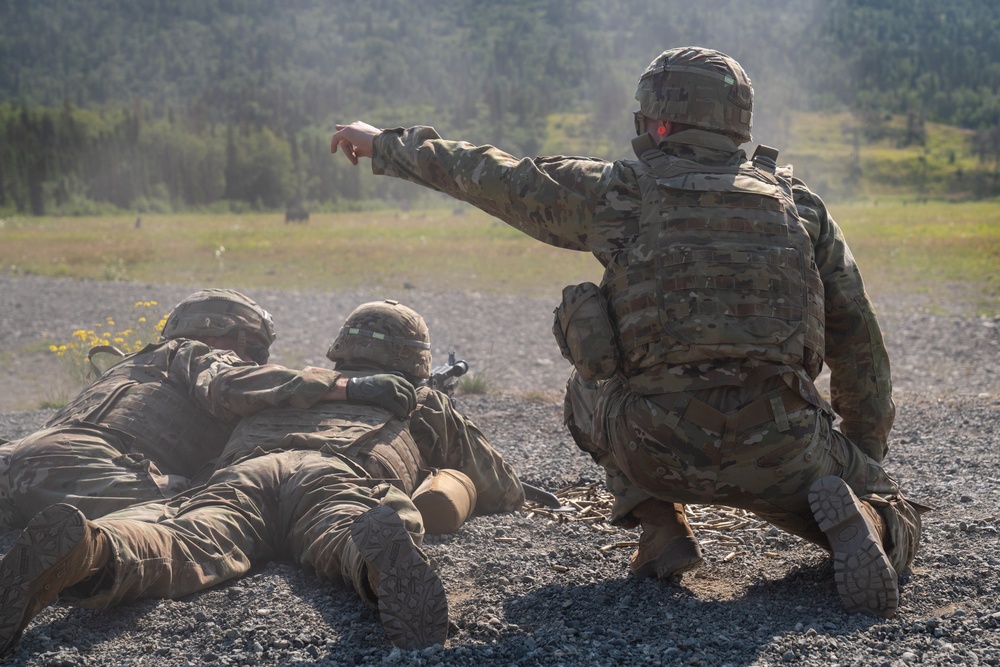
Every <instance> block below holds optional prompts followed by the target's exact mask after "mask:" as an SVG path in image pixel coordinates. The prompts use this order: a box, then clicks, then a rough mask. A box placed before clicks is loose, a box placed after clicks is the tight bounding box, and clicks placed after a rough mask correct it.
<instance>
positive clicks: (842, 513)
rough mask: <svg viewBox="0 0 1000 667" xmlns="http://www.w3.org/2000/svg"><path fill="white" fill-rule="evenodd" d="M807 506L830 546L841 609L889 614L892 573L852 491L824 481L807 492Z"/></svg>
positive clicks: (894, 603) (895, 596)
mask: <svg viewBox="0 0 1000 667" xmlns="http://www.w3.org/2000/svg"><path fill="white" fill-rule="evenodd" d="M809 505H810V507H811V508H812V512H813V516H814V517H815V518H816V521H817V522H818V523H819V528H820V530H822V531H823V532H824V533H825V534H826V537H827V539H828V540H829V542H830V549H831V550H832V552H833V571H834V578H835V579H836V582H837V592H838V593H839V594H840V599H841V602H842V603H843V605H844V608H845V609H846V610H847V611H848V612H851V613H854V612H861V613H865V614H871V615H873V616H879V617H882V618H889V617H891V616H893V615H894V614H895V613H896V609H897V608H898V607H899V584H898V581H897V578H896V571H895V570H894V569H893V568H892V565H891V564H890V562H889V558H888V556H886V554H885V551H884V550H883V549H882V540H881V539H880V537H879V536H878V534H877V533H876V531H875V528H874V526H872V525H871V523H870V522H869V521H868V520H867V519H866V517H865V514H864V510H863V509H862V508H861V501H860V500H858V497H857V496H856V495H854V492H853V491H851V487H849V486H848V485H847V482H845V481H844V480H842V479H840V478H839V477H832V476H830V477H822V478H820V479H818V480H816V481H815V482H814V483H813V485H812V486H811V487H810V488H809Z"/></svg>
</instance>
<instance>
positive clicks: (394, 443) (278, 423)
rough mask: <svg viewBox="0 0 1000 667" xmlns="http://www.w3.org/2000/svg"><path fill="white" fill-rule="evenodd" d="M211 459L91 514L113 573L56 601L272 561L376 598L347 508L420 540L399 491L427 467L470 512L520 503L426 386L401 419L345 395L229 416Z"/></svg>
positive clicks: (222, 577)
mask: <svg viewBox="0 0 1000 667" xmlns="http://www.w3.org/2000/svg"><path fill="white" fill-rule="evenodd" d="M345 374H346V375H349V376H350V375H358V373H345ZM219 461H220V464H222V465H224V467H219V468H218V469H217V470H216V472H215V473H214V474H213V475H212V477H211V478H210V479H209V480H208V482H207V483H206V484H205V485H204V486H203V487H199V488H196V489H192V490H190V491H188V492H186V493H183V494H181V495H180V496H177V497H176V498H174V499H171V500H170V501H168V502H166V503H147V504H145V505H138V506H135V507H131V508H128V509H125V510H122V511H120V512H116V513H114V514H111V515H108V516H105V517H103V518H101V519H98V520H97V521H95V522H94V523H95V524H96V525H97V526H99V527H100V528H102V529H103V530H104V532H105V533H106V534H107V535H108V536H109V537H110V539H111V542H112V545H113V551H114V556H113V565H114V568H113V569H114V576H113V581H109V580H102V581H101V582H100V583H99V585H98V586H97V587H96V590H95V587H93V586H90V585H88V586H86V587H82V588H81V587H77V588H75V589H70V590H68V591H67V592H65V593H64V594H63V596H62V599H63V600H65V601H69V602H71V603H72V604H75V605H78V606H85V607H92V608H105V607H108V606H112V605H115V604H118V603H120V602H127V601H130V600H135V599H138V598H143V597H165V598H178V597H183V596H185V595H190V594H191V593H194V592H196V591H199V590H203V589H205V588H208V587H210V586H213V585H216V584H218V583H221V582H223V581H226V580H228V579H232V578H234V577H238V576H241V575H243V574H245V573H246V572H247V571H248V570H249V569H250V567H252V566H253V565H254V564H256V563H262V562H267V561H269V560H275V559H282V560H288V561H292V562H295V563H296V564H298V565H300V566H302V567H305V568H308V569H309V570H311V571H315V572H316V573H317V574H318V575H319V576H320V577H321V578H323V579H325V580H329V581H334V582H338V583H346V584H347V585H349V586H352V587H353V588H354V589H355V590H357V591H358V593H359V594H360V595H361V596H362V597H363V598H364V599H365V600H366V602H368V604H370V605H372V606H375V603H376V600H375V596H374V594H373V592H372V590H371V589H370V587H369V586H368V583H367V580H366V577H365V570H364V560H363V558H362V555H361V554H360V553H359V551H358V548H357V547H356V545H355V543H354V542H353V541H352V540H351V539H350V527H351V524H352V523H353V522H354V520H355V519H356V518H357V517H358V516H360V515H361V514H363V513H365V512H366V511H368V510H370V509H373V508H376V507H378V506H379V505H383V506H388V507H390V508H391V509H393V510H394V511H395V512H396V513H397V514H398V515H399V517H400V518H401V519H402V521H403V524H404V525H405V527H406V530H407V531H408V532H409V533H410V536H411V539H412V540H413V542H414V544H416V545H419V544H420V542H421V541H422V539H423V534H424V529H423V523H422V520H421V518H420V513H419V512H418V511H417V509H416V508H415V507H414V505H413V503H412V501H411V500H410V498H409V493H411V492H412V491H413V488H414V485H415V484H417V483H419V481H420V477H421V476H422V475H424V474H426V472H427V470H428V468H452V469H456V470H460V471H462V472H464V473H465V474H466V475H468V476H469V477H470V478H471V479H472V480H473V482H474V483H475V486H476V489H477V492H478V503H477V511H479V512H502V511H511V510H515V509H518V508H519V507H521V505H522V504H523V502H524V492H523V490H522V489H521V485H520V482H519V481H518V478H517V476H516V474H515V473H514V471H513V470H512V469H511V468H510V466H509V465H508V464H507V463H506V462H504V460H503V458H502V457H501V456H500V454H499V453H497V452H496V451H495V450H494V449H493V448H492V447H491V446H490V445H489V443H488V442H487V441H486V438H485V437H484V436H483V434H482V433H481V432H480V431H479V429H478V428H477V427H476V426H475V424H473V423H472V421H470V420H469V419H468V418H466V417H464V416H463V415H462V414H460V413H459V412H458V411H457V410H456V409H455V407H454V405H453V403H452V402H451V400H450V399H449V398H448V396H447V395H445V394H443V393H441V392H438V391H436V390H433V389H430V388H428V387H421V388H419V389H418V391H417V408H416V410H414V412H412V413H411V415H410V417H409V418H408V419H402V418H398V417H394V416H393V415H392V414H390V413H389V412H387V411H386V410H383V409H380V408H377V407H373V406H368V405H360V404H355V403H350V402H347V403H341V402H336V403H323V404H318V405H315V406H313V407H312V408H310V409H308V410H293V409H272V410H265V411H263V412H260V413H257V414H255V415H253V416H251V417H248V418H246V419H244V420H243V421H242V422H240V424H239V426H238V427H237V428H236V430H235V432H234V434H233V437H232V439H231V440H230V442H229V444H228V445H227V446H226V448H225V450H224V452H223V453H222V455H221V457H220V459H219ZM109 578H110V575H109Z"/></svg>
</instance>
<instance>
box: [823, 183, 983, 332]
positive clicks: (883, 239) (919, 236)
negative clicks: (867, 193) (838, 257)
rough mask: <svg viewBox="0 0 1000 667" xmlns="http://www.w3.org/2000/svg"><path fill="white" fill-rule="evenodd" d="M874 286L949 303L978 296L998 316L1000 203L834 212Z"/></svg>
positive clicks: (867, 206) (851, 207) (854, 207)
mask: <svg viewBox="0 0 1000 667" xmlns="http://www.w3.org/2000/svg"><path fill="white" fill-rule="evenodd" d="M832 211H833V213H834V215H835V217H836V218H837V220H838V223H839V224H840V225H841V227H842V228H843V230H844V234H845V236H846V237H847V239H848V243H849V245H850V247H851V250H852V252H853V253H854V256H855V258H856V259H857V262H858V265H859V266H860V267H861V271H862V273H863V275H864V276H865V280H866V282H867V283H869V285H873V286H875V287H876V288H877V289H880V290H885V291H897V292H899V291H908V292H918V293H924V294H928V295H930V296H931V297H935V296H936V297H938V298H940V299H947V298H948V294H949V293H950V292H951V291H952V289H953V288H955V287H958V288H960V291H961V292H963V293H965V294H970V295H973V298H975V300H976V302H977V311H978V312H979V313H981V314H985V315H997V314H1000V203H998V202H975V203H962V204H951V203H946V202H929V203H921V204H914V203H909V204H907V203H879V204H875V203H854V204H845V205H840V206H837V207H834V208H833V209H832Z"/></svg>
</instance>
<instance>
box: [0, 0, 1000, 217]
mask: <svg viewBox="0 0 1000 667" xmlns="http://www.w3.org/2000/svg"><path fill="white" fill-rule="evenodd" d="M997 34H1000V5H997V3H995V2H994V1H993V0H953V1H952V2H949V3H941V2H939V1H938V0H761V1H756V2H746V1H745V0H705V1H704V2H699V3H691V2H681V1H680V0H605V1H599V0H517V1H513V2H492V1H490V0H344V1H342V2H336V3H330V2H324V1H322V0H215V1H213V2H204V1H203V0H144V1H143V2H134V1H133V0H88V1H87V2H85V3H83V2H64V1H62V0H0V63H3V66H2V67H0V213H4V212H19V213H29V214H35V215H41V214H46V213H56V212H58V213H64V214H71V213H94V212H98V211H101V210H105V209H118V210H134V211H140V212H141V211H147V210H153V211H168V210H187V209H212V208H213V207H216V208H225V209H236V210H240V209H261V210H273V209H280V208H282V207H285V206H288V205H290V204H292V203H303V204H305V205H307V206H308V207H310V208H329V209H335V208H345V207H356V206H362V205H365V202H368V201H370V200H373V199H376V198H390V199H395V200H397V201H402V200H406V199H408V198H409V197H411V196H413V193H414V190H413V189H412V188H410V187H409V186H407V185H406V184H403V183H398V182H395V181H391V180H390V179H381V180H379V181H378V182H375V181H374V180H373V179H369V178H366V177H365V175H363V174H361V173H359V172H360V171H361V170H357V169H352V168H350V167H349V165H347V164H346V162H345V161H343V160H334V159H333V158H332V157H331V156H330V154H329V144H328V142H329V136H330V133H331V132H332V130H333V126H334V124H335V123H337V122H346V121H351V120H354V119H355V118H364V119H366V120H369V121H370V122H374V123H376V124H379V125H381V126H384V127H388V126H394V125H401V124H402V125H408V124H430V125H434V126H435V127H436V128H438V129H439V131H441V133H442V134H444V135H445V136H454V137H456V138H464V139H468V140H470V141H475V142H479V143H495V144H497V145H500V146H503V147H504V148H506V149H509V150H511V151H512V152H515V153H517V154H522V155H533V154H537V152H538V151H540V150H541V149H542V147H543V146H547V147H548V146H551V141H550V139H551V137H549V136H548V135H549V132H550V124H549V122H548V121H549V119H550V118H551V117H552V116H553V115H554V114H585V115H586V117H587V119H588V125H587V128H588V129H587V131H586V134H587V139H588V141H585V142H582V143H578V144H576V145H567V146H565V147H564V150H567V151H568V150H571V149H573V148H576V147H577V146H579V145H583V146H588V147H589V146H602V147H610V148H608V149H607V150H606V151H605V152H606V153H607V154H604V155H599V156H600V157H616V156H619V155H624V154H626V151H627V148H628V143H627V142H628V138H629V137H628V134H629V126H630V125H631V119H630V116H629V114H628V112H629V111H630V110H631V109H632V108H633V106H634V102H633V100H632V93H633V92H634V86H635V78H636V77H637V75H638V74H639V72H641V70H642V68H643V67H644V65H645V64H646V63H648V62H649V61H650V60H651V59H652V58H653V57H654V56H655V55H656V54H658V53H659V52H660V51H662V50H663V49H664V48H669V47H671V46H681V45H688V44H698V45H704V46H709V47H713V48H717V49H719V50H722V51H724V52H726V53H728V54H730V55H732V56H733V57H735V58H737V59H738V60H739V61H740V62H741V63H742V64H743V65H744V67H745V68H746V69H747V71H748V72H749V73H750V75H751V77H752V79H753V81H754V86H755V89H756V92H757V98H756V114H755V123H754V135H755V140H759V141H768V140H770V141H773V142H776V143H778V144H779V145H780V143H781V140H782V139H783V138H784V135H783V128H784V127H785V126H787V123H788V118H789V114H791V113H793V112H796V111H828V112H835V111H845V110H848V111H851V112H854V113H855V114H856V115H857V117H858V118H860V119H862V120H863V119H865V118H873V119H877V118H880V117H882V116H884V115H886V114H901V115H905V116H907V117H908V118H911V119H914V124H915V127H917V129H918V130H919V126H920V124H922V123H923V122H925V121H933V122H938V123H946V124H951V125H956V126H959V127H963V128H968V129H970V130H974V131H975V132H976V133H977V135H976V136H977V143H976V150H978V151H979V152H980V154H981V158H982V159H983V161H984V163H992V164H994V165H995V163H996V162H997V155H998V154H1000V148H998V147H995V144H997V143H1000V132H998V130H997V128H998V127H1000V40H997V39H996V35H997ZM914 136H915V137H916V140H918V141H919V136H920V133H919V131H917V132H916V133H915V135H914ZM991 142H992V143H991ZM991 147H993V148H991ZM971 150H972V148H971V147H970V151H971ZM599 152H601V151H600V150H597V151H595V153H591V154H596V153H599Z"/></svg>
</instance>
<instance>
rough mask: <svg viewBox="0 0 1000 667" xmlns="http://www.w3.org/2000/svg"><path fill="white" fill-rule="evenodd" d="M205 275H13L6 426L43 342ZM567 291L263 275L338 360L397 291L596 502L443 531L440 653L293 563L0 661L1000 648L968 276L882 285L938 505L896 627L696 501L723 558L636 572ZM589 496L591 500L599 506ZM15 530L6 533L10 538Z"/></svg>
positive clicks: (988, 462) (41, 384)
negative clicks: (577, 371) (601, 464)
mask: <svg viewBox="0 0 1000 667" xmlns="http://www.w3.org/2000/svg"><path fill="white" fill-rule="evenodd" d="M191 291H192V289H191V288H188V287H179V286H166V285H146V284H135V283H100V282H87V281H73V280H63V279H52V278H41V277H37V276H23V277H13V276H0V362H2V363H0V367H2V368H0V437H6V438H13V437H16V436H19V435H21V434H24V433H26V432H29V431H31V430H32V429H34V428H36V427H37V426H38V425H39V424H41V423H42V422H43V421H44V420H45V419H46V417H47V416H48V415H49V414H50V411H47V410H39V409H37V408H38V406H39V405H40V404H41V402H42V401H43V400H49V399H52V398H56V397H58V394H59V391H65V388H62V389H60V382H61V380H60V379H59V377H60V376H59V373H60V370H59V368H58V366H57V365H56V364H55V363H54V361H53V360H52V359H51V358H49V356H50V355H48V356H47V353H45V352H44V350H45V349H46V348H47V344H48V342H58V341H66V340H67V339H68V334H69V332H70V331H72V330H73V329H75V328H80V327H91V326H93V325H94V323H95V322H98V321H102V320H103V318H104V317H106V316H112V317H115V318H119V320H120V321H128V320H129V316H130V314H131V307H132V304H134V302H135V301H136V300H150V299H154V300H157V301H158V302H159V303H160V304H161V305H162V306H164V310H166V309H168V308H169V306H170V305H172V304H173V303H175V302H176V301H178V300H179V299H180V298H182V297H184V296H186V295H187V294H188V293H190V292H191ZM558 291H559V290H558V288H556V287H554V288H553V290H552V294H553V295H554V296H553V297H552V298H516V297H495V296H489V295H476V294H457V293H448V294H440V293H429V292H424V291H421V290H419V289H408V290H400V293H399V294H384V293H379V294H374V293H363V292H341V291H329V292H285V291H281V292H279V291H275V290H247V292H248V293H249V294H251V296H253V297H254V298H255V299H257V300H258V301H259V302H260V303H261V304H262V305H263V306H264V307H265V308H267V309H269V310H270V311H271V312H272V313H273V314H274V316H275V321H276V323H277V327H278V336H279V337H278V341H277V343H276V351H275V355H274V361H276V362H278V363H285V364H288V365H292V366H295V365H302V364H315V365H325V363H326V360H325V358H324V353H325V350H326V346H327V344H328V342H329V341H330V339H331V338H332V335H333V333H334V330H335V329H336V328H337V327H338V326H339V323H340V321H342V320H343V318H344V317H345V316H346V315H347V314H348V313H349V312H350V310H351V309H352V308H353V307H354V306H355V305H357V304H358V303H361V302H362V301H366V300H370V299H373V298H381V297H384V296H391V297H393V298H398V299H400V300H401V301H403V302H404V303H406V304H408V305H410V306H413V307H414V308H416V309H417V310H419V311H420V312H422V313H423V314H424V316H425V317H426V319H427V321H428V324H429V326H430V329H431V334H432V338H433V342H434V353H435V356H436V358H437V359H438V360H439V361H440V360H443V358H444V356H445V355H446V354H447V352H448V351H449V350H452V349H453V350H455V351H456V352H457V354H458V356H459V357H460V358H465V359H467V360H468V361H469V362H470V365H471V366H472V368H473V371H475V372H478V373H479V374H480V376H481V377H482V378H483V379H484V380H485V381H486V383H487V384H488V385H489V386H490V387H491V388H492V389H493V391H492V392H491V393H489V394H487V395H465V396H461V397H460V399H459V400H460V401H461V403H462V405H463V406H464V408H465V411H466V412H467V413H468V414H469V415H470V416H472V417H473V418H474V419H475V420H476V422H477V423H478V424H479V426H480V427H481V428H482V429H483V430H484V431H485V432H486V433H487V434H488V435H490V437H491V439H492V440H493V442H494V444H495V446H496V447H497V448H498V449H499V450H500V451H501V452H502V453H503V454H504V456H505V457H506V458H507V459H508V460H509V461H510V462H511V463H512V464H513V465H515V466H516V467H517V469H518V470H519V472H520V473H521V476H522V478H523V479H524V480H525V481H528V482H532V483H535V484H537V485H541V486H544V487H546V488H548V489H550V490H559V491H560V495H561V496H563V497H564V498H566V500H567V502H568V501H570V500H572V501H573V502H575V503H576V504H577V505H578V506H579V507H580V508H583V509H582V510H581V511H577V512H574V513H569V514H566V515H563V516H561V518H560V517H554V516H553V515H551V514H548V513H547V512H545V511H544V510H542V509H540V508H535V509H534V511H532V510H531V509H530V508H529V509H526V510H525V511H522V512H518V513H514V514H509V515H501V516H482V517H475V518H473V519H472V520H470V521H469V522H468V523H467V524H466V525H465V526H464V527H463V528H462V529H461V530H460V531H459V532H458V533H456V534H454V535H449V536H441V537H429V538H428V539H427V542H426V546H427V551H428V552H429V553H430V555H431V556H432V557H433V558H435V560H436V561H437V562H438V564H439V568H440V571H441V574H442V577H443V579H444V582H445V586H446V588H447V590H448V594H449V599H450V603H451V608H452V619H453V622H454V626H455V627H454V628H453V632H452V635H451V637H450V638H449V640H448V643H447V645H446V646H445V647H432V648H429V649H426V650H424V651H414V652H407V651H400V650H398V649H394V648H393V647H392V646H391V645H389V644H388V643H387V641H386V640H385V637H384V635H383V633H382V630H381V627H380V625H379V624H378V622H377V620H376V619H375V618H374V616H373V615H372V614H371V613H370V612H369V611H368V610H367V609H366V608H365V607H364V606H363V604H362V603H361V602H360V600H358V599H357V598H356V597H355V596H354V595H353V594H352V593H350V592H348V591H344V590H340V589H336V588H332V587H330V586H328V585H324V584H322V583H320V582H319V581H318V580H317V579H316V578H315V577H313V576H312V575H310V574H309V573H306V572H302V571H300V570H298V569H296V568H295V567H292V566H290V565H288V564H284V563H270V564H267V565H265V566H262V567H260V568H259V569H258V570H256V571H255V572H253V573H252V574H250V575H249V576H247V577H245V578H243V579H240V580H237V581H233V582H231V583H230V585H227V586H221V587H218V588H216V589H213V590H210V591H205V592H204V593H201V594H198V595H194V596H191V597H190V598H187V599H184V600H163V601H156V600H151V601H143V602H141V603H137V604H133V605H129V606H126V607H122V608H119V609H115V610H110V611H103V612H96V611H88V610H80V609H72V608H67V607H59V606H55V607H51V608H49V609H47V610H46V611H44V612H43V613H42V614H40V615H39V616H38V617H37V618H36V619H35V621H34V622H33V624H32V625H31V626H30V627H29V628H28V629H27V631H26V633H25V636H24V638H23V639H22V641H21V643H20V646H19V649H18V650H17V651H16V652H15V653H14V654H13V655H12V656H10V657H9V658H8V659H7V660H6V661H4V662H2V664H4V665H47V666H53V667H55V666H63V665H157V666H160V665H165V666H172V665H203V664H207V665H289V664H300V663H301V664H313V665H330V666H332V665H379V664H384V665H404V664H405V665H476V666H477V667H482V666H485V665H702V666H714V665H720V666H721V665H732V666H737V665H817V666H818V665H824V666H825V665H865V666H867V665H887V666H896V665H952V664H963V665H1000V576H998V574H997V573H998V568H997V566H998V564H1000V554H998V547H1000V538H998V530H1000V510H998V506H1000V493H998V491H997V487H998V484H1000V462H998V461H1000V454H998V451H1000V436H998V433H1000V382H998V380H997V377H998V372H1000V318H994V319H990V318H981V317H976V316H974V315H972V314H971V313H972V312H973V310H972V306H971V305H970V303H971V302H970V301H969V300H968V299H966V298H965V296H964V295H963V294H962V293H961V292H956V293H955V295H954V298H949V299H947V300H946V301H945V302H938V303H929V302H927V301H926V298H925V297H921V296H919V295H912V294H879V293H877V292H875V297H876V306H877V307H878V308H879V313H880V319H881V321H882V323H883V326H884V329H885V334H886V339H887V343H888V345H889V349H890V355H891V358H892V360H893V371H894V385H895V392H896V393H895V396H896V402H897V406H898V416H897V420H896V428H895V430H894V431H893V435H892V439H891V451H890V453H889V457H888V461H887V468H888V469H889V470H890V472H891V473H892V474H893V475H894V476H896V477H897V478H899V479H900V480H901V481H902V483H903V487H904V489H905V490H906V491H907V492H908V493H909V495H910V496H911V497H913V498H914V499H915V500H919V501H921V502H924V503H926V504H930V505H933V506H934V507H935V511H933V512H931V513H928V514H926V515H924V525H925V532H924V539H923V542H922V546H921V551H920V553H919V554H918V556H917V559H916V562H915V564H914V567H913V570H912V572H911V573H907V574H905V575H904V576H903V577H902V579H901V581H902V602H901V605H900V609H899V613H898V614H897V616H896V617H895V618H893V619H891V620H887V621H883V620H876V619H872V618H869V617H865V616H857V615H855V616H849V615H847V614H845V613H843V612H842V611H841V606H840V603H839V600H838V597H837V593H836V589H835V586H834V582H833V568H832V565H831V563H830V561H829V559H828V558H827V557H826V556H825V554H824V553H823V552H822V551H821V550H820V549H818V548H816V547H814V546H812V545H810V544H808V543H806V542H804V541H802V540H800V539H798V538H795V537H792V536H788V535H785V534H783V533H780V532H778V531H777V530H774V529H771V528H769V527H768V526H767V525H766V524H762V523H761V522H759V521H757V520H756V519H754V518H753V517H752V516H749V515H746V514H744V513H741V512H733V511H721V510H713V509H711V508H706V507H700V506H695V507H692V508H691V509H692V512H693V514H694V517H693V523H694V526H695V530H696V532H697V533H698V536H699V538H700V539H701V540H702V544H703V545H704V548H705V552H706V565H705V567H703V568H702V569H701V570H699V571H698V572H696V573H694V574H693V575H691V574H689V575H685V577H684V578H683V580H682V581H681V583H680V584H664V583H660V582H654V581H650V580H641V581H640V580H636V579H634V578H631V577H629V576H627V572H628V557H629V554H630V553H631V551H632V546H631V543H632V542H634V540H636V539H637V537H638V535H637V533H636V532H635V531H626V530H619V529H615V528H611V527H609V526H608V525H607V524H605V523H604V522H603V520H602V519H603V516H604V512H605V511H606V508H607V495H606V493H605V492H604V490H603V486H602V485H601V483H600V480H601V475H600V471H599V470H598V469H597V468H596V467H595V466H594V465H593V464H592V463H591V462H590V459H589V457H587V456H585V455H583V454H581V453H580V452H579V451H577V450H576V448H575V446H574V445H573V444H572V441H571V440H570V439H569V437H568V436H567V434H566V433H565V432H564V430H563V428H562V425H561V414H562V406H561V402H560V394H561V389H562V386H563V383H564V382H565V378H566V376H567V373H568V366H567V364H566V363H565V362H564V361H563V360H562V359H561V357H559V355H558V352H557V351H556V350H555V345H554V344H553V342H552V340H551V334H550V333H549V327H550V322H551V311H552V307H553V306H554V305H555V304H554V300H555V298H556V296H555V295H557V294H558ZM588 507H589V508H590V509H589V510H587V509H586V508H588ZM15 538H16V533H0V548H2V549H3V550H6V549H7V548H8V547H9V546H10V544H11V543H12V542H13V540H14V539H15Z"/></svg>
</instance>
